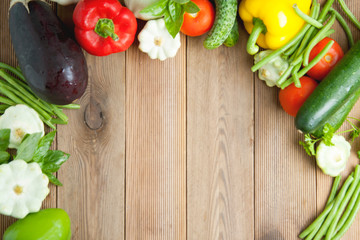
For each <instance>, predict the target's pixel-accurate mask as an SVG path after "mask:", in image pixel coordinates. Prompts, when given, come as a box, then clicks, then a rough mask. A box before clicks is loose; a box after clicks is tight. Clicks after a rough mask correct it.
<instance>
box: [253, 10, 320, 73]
mask: <svg viewBox="0 0 360 240" xmlns="http://www.w3.org/2000/svg"><path fill="white" fill-rule="evenodd" d="M314 10H316V9H315V6H312V7H311V11H310V16H311V17H314V14H315V11H314ZM310 27H311V25H310V24H308V23H307V24H305V26H303V28H302V29H301V30H300V31H299V32H298V33H297V34H296V36H295V37H294V38H293V39H291V40H290V41H289V42H288V43H287V44H285V45H284V46H282V47H281V48H278V49H277V50H275V51H273V52H272V53H271V54H269V55H268V56H266V57H265V58H264V59H263V60H261V61H260V62H258V63H256V64H255V65H254V66H252V67H251V71H253V72H256V71H257V70H259V69H260V68H261V67H262V66H264V65H265V64H267V63H268V62H270V61H271V60H272V59H274V58H276V57H277V56H280V55H281V54H282V53H284V52H285V51H286V50H288V49H289V48H291V47H292V46H293V45H294V44H296V43H297V42H298V41H299V40H300V39H302V38H303V37H304V35H305V34H306V32H307V31H308V30H309V28H310Z"/></svg>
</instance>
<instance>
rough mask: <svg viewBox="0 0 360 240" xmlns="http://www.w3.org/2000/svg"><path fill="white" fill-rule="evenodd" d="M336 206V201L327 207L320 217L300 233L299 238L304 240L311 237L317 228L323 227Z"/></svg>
mask: <svg viewBox="0 0 360 240" xmlns="http://www.w3.org/2000/svg"><path fill="white" fill-rule="evenodd" d="M333 206H334V201H332V202H331V203H330V204H329V205H327V206H326V207H325V209H324V210H323V211H322V212H321V213H320V215H319V216H318V217H317V218H316V219H315V220H314V221H313V222H312V223H311V224H310V225H309V226H308V227H307V228H306V229H305V230H304V231H302V233H300V235H299V238H301V239H303V238H304V237H306V236H307V235H309V234H310V233H311V232H312V231H313V230H314V229H315V228H316V227H318V226H319V225H320V226H321V225H322V222H323V221H324V220H325V218H326V216H327V215H328V214H329V212H330V211H331V209H332V208H333Z"/></svg>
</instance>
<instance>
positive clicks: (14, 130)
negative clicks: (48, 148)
mask: <svg viewBox="0 0 360 240" xmlns="http://www.w3.org/2000/svg"><path fill="white" fill-rule="evenodd" d="M0 129H10V131H11V133H10V144H9V148H18V147H19V145H20V143H21V141H22V140H23V138H24V137H25V135H26V134H32V133H37V132H41V133H42V135H41V136H44V133H45V131H44V123H43V122H42V121H41V119H40V117H39V114H38V113H37V112H36V111H35V110H34V109H32V108H30V107H28V106H26V105H23V104H18V105H15V106H12V107H9V108H8V109H6V110H5V113H4V114H3V115H2V116H1V117H0Z"/></svg>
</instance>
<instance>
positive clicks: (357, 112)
mask: <svg viewBox="0 0 360 240" xmlns="http://www.w3.org/2000/svg"><path fill="white" fill-rule="evenodd" d="M322 2H324V1H322ZM345 2H346V4H347V6H348V7H349V8H350V9H351V11H352V12H353V13H354V15H355V16H356V17H357V18H358V19H359V17H360V8H359V6H360V2H359V1H356V0H348V1H345ZM334 7H335V9H336V10H338V11H339V12H340V13H341V14H342V15H344V16H345V14H344V13H343V12H342V10H341V8H340V6H339V5H338V4H334ZM344 18H345V19H346V20H348V19H347V18H346V17H344ZM347 23H348V25H349V27H350V28H351V31H352V33H353V35H354V40H355V42H356V41H358V40H359V39H360V33H359V30H358V29H357V28H356V27H355V26H354V25H353V24H351V23H350V21H349V20H348V21H347ZM334 29H335V34H333V35H331V37H332V38H334V39H335V40H336V41H337V42H338V43H339V44H340V46H341V47H342V49H343V50H344V52H346V51H347V50H348V49H349V47H348V41H347V38H346V36H345V33H344V31H343V30H342V28H341V27H340V25H339V24H337V23H336V25H335V27H334ZM349 116H352V117H355V118H359V116H360V102H359V101H358V103H357V104H356V105H355V107H354V108H353V110H352V111H351V113H350V114H349ZM354 123H355V124H356V125H357V126H359V123H356V121H354ZM350 128H351V126H350V124H348V123H346V122H345V124H343V126H342V127H341V129H340V131H343V130H347V129H350ZM344 136H346V137H348V135H344ZM351 146H352V150H351V157H350V159H349V162H348V163H347V166H346V169H345V171H344V172H342V174H341V175H342V182H344V180H345V179H346V178H347V177H348V176H349V174H350V173H351V172H352V171H354V167H355V166H356V165H357V164H359V158H358V157H357V154H356V152H357V151H359V150H360V149H359V141H358V140H357V141H355V142H354V143H352V144H351ZM316 176H317V179H316V182H317V214H320V213H321V211H322V210H323V209H324V206H325V203H326V201H327V198H328V196H329V193H330V190H331V186H332V182H333V178H331V177H329V176H327V175H325V174H324V173H323V172H322V171H321V170H320V169H319V168H317V172H316ZM313 218H315V216H313ZM359 227H360V217H359V216H357V217H356V220H355V222H354V223H353V225H352V226H351V228H350V229H349V231H348V232H347V233H346V234H345V236H344V237H343V238H341V239H344V240H352V239H357V238H358V236H359V234H360V230H359Z"/></svg>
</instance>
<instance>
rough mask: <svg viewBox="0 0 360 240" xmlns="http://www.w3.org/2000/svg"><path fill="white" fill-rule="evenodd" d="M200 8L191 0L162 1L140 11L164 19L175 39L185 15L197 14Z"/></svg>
mask: <svg viewBox="0 0 360 240" xmlns="http://www.w3.org/2000/svg"><path fill="white" fill-rule="evenodd" d="M199 11H200V8H199V7H198V6H196V4H195V3H193V2H192V1H190V0H160V1H158V2H156V3H154V4H152V5H150V6H148V7H146V8H144V9H143V10H141V11H140V13H142V14H149V15H151V16H154V17H164V21H165V26H166V29H167V30H168V31H169V33H170V35H171V36H172V37H173V38H175V37H176V35H177V34H178V33H179V31H180V28H181V26H182V24H183V21H184V13H185V12H187V13H197V12H199Z"/></svg>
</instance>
